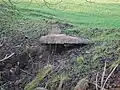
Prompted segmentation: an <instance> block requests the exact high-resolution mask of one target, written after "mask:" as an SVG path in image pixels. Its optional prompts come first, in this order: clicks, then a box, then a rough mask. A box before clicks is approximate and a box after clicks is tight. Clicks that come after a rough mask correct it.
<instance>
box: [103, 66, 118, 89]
mask: <svg viewBox="0 0 120 90" xmlns="http://www.w3.org/2000/svg"><path fill="white" fill-rule="evenodd" d="M118 65H119V64H117V65H116V66H115V67H114V68H113V70H112V71H111V73H110V74H109V75H108V77H107V78H106V80H105V82H104V84H103V87H102V90H103V88H104V87H105V85H106V83H107V81H108V79H109V78H110V76H111V75H112V74H113V72H114V71H115V69H116V68H117V67H118Z"/></svg>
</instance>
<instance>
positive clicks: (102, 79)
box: [101, 61, 106, 87]
mask: <svg viewBox="0 0 120 90" xmlns="http://www.w3.org/2000/svg"><path fill="white" fill-rule="evenodd" d="M105 72H106V61H105V66H104V71H103V74H102V78H101V87H102V86H103V81H104V76H105Z"/></svg>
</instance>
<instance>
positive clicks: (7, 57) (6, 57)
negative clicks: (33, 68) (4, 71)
mask: <svg viewBox="0 0 120 90" xmlns="http://www.w3.org/2000/svg"><path fill="white" fill-rule="evenodd" d="M14 54H15V53H12V54H10V55H9V56H8V55H6V56H5V57H4V58H3V59H1V60H0V62H2V61H5V60H7V59H9V58H10V57H12V56H13V55H14Z"/></svg>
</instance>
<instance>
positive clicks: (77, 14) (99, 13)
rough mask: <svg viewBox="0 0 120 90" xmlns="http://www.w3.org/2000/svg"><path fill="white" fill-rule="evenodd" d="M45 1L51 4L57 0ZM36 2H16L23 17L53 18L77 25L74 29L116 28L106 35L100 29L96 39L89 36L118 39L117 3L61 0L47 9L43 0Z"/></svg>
mask: <svg viewBox="0 0 120 90" xmlns="http://www.w3.org/2000/svg"><path fill="white" fill-rule="evenodd" d="M47 1H49V3H52V4H55V3H57V2H58V0H54V1H53V0H47ZM94 1H95V0H94ZM98 1H99V2H100V1H101V0H98ZM106 1H107V0H106ZM111 1H112V0H111ZM36 2H37V3H36ZM36 2H35V1H34V2H32V4H30V2H29V1H28V0H24V2H21V3H18V4H17V7H18V8H19V10H20V12H21V13H22V15H23V16H24V18H25V19H26V18H27V19H31V20H39V19H43V18H45V19H51V20H53V19H55V20H58V21H61V22H68V23H72V24H73V25H75V26H77V27H79V28H77V29H76V28H74V30H75V29H76V30H83V28H84V29H87V30H88V29H89V28H101V29H105V28H107V29H113V28H117V29H116V30H114V31H115V32H113V33H112V34H111V33H110V34H109V35H108V33H109V31H107V32H105V31H101V32H102V33H100V34H102V35H99V36H97V39H96V37H90V38H92V39H95V40H104V39H111V38H112V39H113V40H114V39H119V36H120V30H118V29H119V28H120V18H119V17H120V8H119V7H120V5H119V4H118V3H87V2H85V0H71V1H69V0H63V2H62V3H59V4H57V5H50V8H52V9H49V8H47V7H46V6H45V5H44V3H43V0H36ZM101 2H102V1H101ZM104 2H105V0H104ZM72 30H73V29H72ZM72 30H71V31H72ZM74 30H73V31H74ZM87 32H89V31H87ZM110 32H112V30H110ZM116 32H117V33H116ZM80 33H81V31H80ZM83 33H84V34H85V35H88V33H86V31H85V32H83ZM96 33H97V32H96ZM106 33H107V34H106ZM116 34H117V37H116ZM99 38H100V39H99Z"/></svg>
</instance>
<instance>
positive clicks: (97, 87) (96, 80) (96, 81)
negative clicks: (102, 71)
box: [95, 73, 98, 90]
mask: <svg viewBox="0 0 120 90" xmlns="http://www.w3.org/2000/svg"><path fill="white" fill-rule="evenodd" d="M97 82H98V73H97V75H96V83H95V86H96V90H98V84H97Z"/></svg>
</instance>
